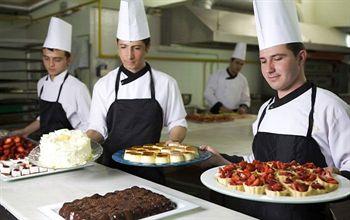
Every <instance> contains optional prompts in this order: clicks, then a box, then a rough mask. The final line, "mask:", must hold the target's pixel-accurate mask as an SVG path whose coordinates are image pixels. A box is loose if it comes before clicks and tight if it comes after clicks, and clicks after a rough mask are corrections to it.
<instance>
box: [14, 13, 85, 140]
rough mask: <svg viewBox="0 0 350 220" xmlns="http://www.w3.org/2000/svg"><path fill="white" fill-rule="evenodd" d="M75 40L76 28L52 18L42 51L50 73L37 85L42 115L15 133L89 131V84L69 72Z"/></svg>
mask: <svg viewBox="0 0 350 220" xmlns="http://www.w3.org/2000/svg"><path fill="white" fill-rule="evenodd" d="M71 41H72V25H71V24H69V23H67V22H65V21H63V20H61V19H59V18H56V17H52V18H51V20H50V25H49V30H48V33H47V36H46V39H45V43H44V45H43V49H42V52H43V56H42V57H43V63H44V66H45V69H46V70H47V72H48V74H47V75H46V76H44V77H43V78H41V79H40V80H39V82H38V85H37V89H38V96H39V107H40V109H39V110H40V116H39V117H38V118H37V120H35V121H34V122H32V123H31V124H29V125H28V126H27V127H25V128H23V129H20V130H17V131H14V132H13V133H14V134H19V135H23V136H28V135H29V134H31V133H33V132H35V131H37V130H39V129H40V131H41V134H46V133H49V132H52V131H55V130H58V129H62V128H68V129H80V130H83V131H85V130H86V129H87V126H88V117H89V111H90V102H91V97H90V93H89V90H88V88H87V87H86V86H85V84H84V83H82V82H81V81H79V80H78V79H77V78H75V77H74V76H72V75H70V74H69V72H68V66H69V64H70V62H71V54H70V52H71Z"/></svg>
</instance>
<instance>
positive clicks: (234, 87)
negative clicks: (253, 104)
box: [204, 69, 250, 109]
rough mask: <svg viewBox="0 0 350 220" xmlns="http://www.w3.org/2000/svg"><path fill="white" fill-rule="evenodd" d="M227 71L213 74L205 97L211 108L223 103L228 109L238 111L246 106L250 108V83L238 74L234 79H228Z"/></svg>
mask: <svg viewBox="0 0 350 220" xmlns="http://www.w3.org/2000/svg"><path fill="white" fill-rule="evenodd" d="M228 77H229V74H228V73H227V69H224V70H219V71H217V72H216V73H214V74H212V75H211V76H210V78H209V80H208V83H207V87H206V89H205V92H204V97H205V100H206V101H207V103H208V104H209V106H210V108H211V107H213V106H214V105H215V104H216V103H217V102H221V103H222V104H223V105H224V107H226V108H228V109H238V108H239V106H240V105H242V104H244V105H247V106H248V107H249V106H250V93H249V86H248V81H247V79H246V77H245V76H243V75H242V74H241V73H238V74H237V76H236V77H235V78H234V79H227V78H228Z"/></svg>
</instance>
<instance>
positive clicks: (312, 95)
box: [306, 84, 316, 137]
mask: <svg viewBox="0 0 350 220" xmlns="http://www.w3.org/2000/svg"><path fill="white" fill-rule="evenodd" d="M315 100H316V86H315V85H314V84H312V90H311V110H310V113H309V127H308V129H307V135H306V137H311V133H312V128H313V126H314V107H315Z"/></svg>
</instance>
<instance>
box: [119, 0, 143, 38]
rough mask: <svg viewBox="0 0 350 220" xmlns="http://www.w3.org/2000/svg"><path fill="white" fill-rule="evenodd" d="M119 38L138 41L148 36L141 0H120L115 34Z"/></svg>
mask: <svg viewBox="0 0 350 220" xmlns="http://www.w3.org/2000/svg"><path fill="white" fill-rule="evenodd" d="M116 37H117V38H118V39H120V40H125V41H138V40H143V39H146V38H149V37H150V33H149V29H148V22H147V16H146V12H145V7H144V6H143V1H142V0H121V1H120V8H119V20H118V30H117V36H116Z"/></svg>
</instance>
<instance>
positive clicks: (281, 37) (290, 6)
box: [253, 0, 302, 50]
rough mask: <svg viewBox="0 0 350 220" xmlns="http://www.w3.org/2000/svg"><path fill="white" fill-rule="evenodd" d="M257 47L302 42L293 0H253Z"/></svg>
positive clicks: (262, 47) (261, 48)
mask: <svg viewBox="0 0 350 220" xmlns="http://www.w3.org/2000/svg"><path fill="white" fill-rule="evenodd" d="M253 5H254V15H255V23H256V32H257V35H258V41H259V49H260V50H263V49H266V48H270V47H273V46H277V45H280V44H287V43H294V42H302V39H301V32H300V27H299V22H298V16H297V10H296V6H295V3H294V0H278V1H266V0H254V1H253Z"/></svg>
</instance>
